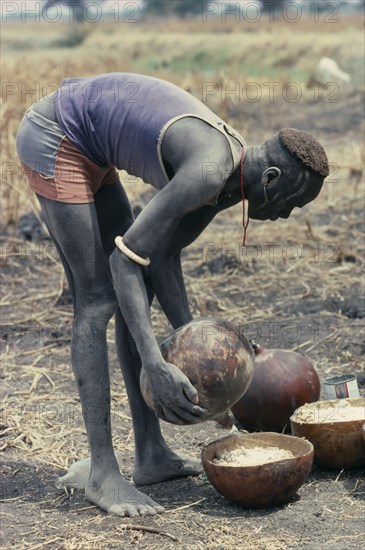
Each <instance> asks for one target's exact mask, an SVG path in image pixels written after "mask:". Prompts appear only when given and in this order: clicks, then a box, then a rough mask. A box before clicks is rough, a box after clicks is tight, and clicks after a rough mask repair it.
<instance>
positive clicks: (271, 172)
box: [261, 166, 281, 185]
mask: <svg viewBox="0 0 365 550" xmlns="http://www.w3.org/2000/svg"><path fill="white" fill-rule="evenodd" d="M280 176H281V170H280V168H278V167H277V166H270V168H266V170H265V171H264V172H262V176H261V183H262V184H263V185H267V184H269V183H271V182H276V181H278V179H279V178H280Z"/></svg>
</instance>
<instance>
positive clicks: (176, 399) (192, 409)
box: [141, 360, 206, 424]
mask: <svg viewBox="0 0 365 550" xmlns="http://www.w3.org/2000/svg"><path fill="white" fill-rule="evenodd" d="M141 387H143V388H146V389H148V393H151V396H150V397H151V400H152V401H153V405H154V409H155V411H156V413H157V414H158V416H159V417H160V418H162V420H166V421H167V422H172V423H173V424H197V423H199V422H202V420H203V417H204V414H205V413H206V411H205V410H204V409H202V408H201V407H199V406H198V403H199V395H198V392H197V390H196V388H194V386H193V385H192V384H191V382H190V381H189V379H188V378H187V376H185V374H183V373H182V372H181V371H180V370H179V369H178V368H177V367H175V365H172V364H171V363H166V361H164V360H162V361H160V362H159V363H158V364H154V365H149V366H148V367H143V368H142V371H141Z"/></svg>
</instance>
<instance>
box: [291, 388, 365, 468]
mask: <svg viewBox="0 0 365 550" xmlns="http://www.w3.org/2000/svg"><path fill="white" fill-rule="evenodd" d="M344 402H347V403H349V404H351V405H352V406H355V407H360V408H361V407H364V408H365V398H363V397H360V398H349V399H330V400H328V401H317V402H316V403H307V404H306V405H304V406H303V407H299V409H297V410H296V411H295V413H294V414H293V415H292V416H291V419H290V423H291V428H292V434H293V435H295V436H299V437H305V438H306V439H308V441H311V443H313V447H314V460H315V463H316V464H317V465H318V466H320V467H322V468H329V469H333V470H337V469H342V468H344V469H351V468H356V467H358V466H362V465H364V464H365V445H364V439H363V435H362V433H361V430H362V425H363V424H364V418H362V419H361V418H359V419H355V420H345V421H338V419H339V418H341V413H340V412H338V411H340V410H341V409H339V403H340V405H341V403H342V404H343V403H344ZM341 406H342V405H341ZM304 409H305V411H306V412H308V414H307V416H308V419H306V420H305V421H303V419H301V415H303V410H304ZM319 409H326V410H328V417H327V418H326V419H325V420H323V421H321V422H318V421H317V420H318V419H319ZM309 412H311V413H312V414H311V415H310V414H309ZM336 415H337V416H336ZM338 415H340V416H338ZM335 420H336V421H335Z"/></svg>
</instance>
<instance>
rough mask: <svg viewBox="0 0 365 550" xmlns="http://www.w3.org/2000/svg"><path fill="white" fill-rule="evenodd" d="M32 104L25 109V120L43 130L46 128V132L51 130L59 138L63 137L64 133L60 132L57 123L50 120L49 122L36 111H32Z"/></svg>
mask: <svg viewBox="0 0 365 550" xmlns="http://www.w3.org/2000/svg"><path fill="white" fill-rule="evenodd" d="M33 107H34V104H33V105H31V106H30V107H29V109H27V111H26V112H25V115H24V116H25V118H26V119H28V120H31V121H32V122H34V123H35V124H38V126H42V127H43V128H47V129H48V130H52V131H53V132H55V133H56V134H58V135H60V136H64V135H65V133H64V132H63V131H62V130H61V128H60V126H59V124H58V123H57V122H53V121H52V120H49V119H48V118H46V117H45V116H43V115H41V114H40V113H37V111H35V110H34V108H33Z"/></svg>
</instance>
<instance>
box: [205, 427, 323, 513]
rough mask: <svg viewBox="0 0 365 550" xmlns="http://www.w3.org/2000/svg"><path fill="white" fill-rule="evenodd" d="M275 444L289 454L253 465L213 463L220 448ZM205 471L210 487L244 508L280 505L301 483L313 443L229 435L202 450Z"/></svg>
mask: <svg viewBox="0 0 365 550" xmlns="http://www.w3.org/2000/svg"><path fill="white" fill-rule="evenodd" d="M256 447H278V448H279V449H285V450H287V451H290V452H291V453H292V454H293V457H292V458H286V459H284V460H280V461H277V462H268V463H265V464H260V465H257V466H231V465H230V466H224V465H220V464H217V463H215V462H214V459H215V458H217V457H218V458H219V457H220V456H221V454H222V452H223V451H233V450H236V449H253V448H256ZM202 462H203V467H204V470H205V473H206V475H207V477H208V479H209V481H210V483H211V484H212V485H213V487H214V488H215V489H216V490H217V491H218V492H219V493H220V494H221V495H223V496H224V497H226V498H227V499H229V500H231V501H233V502H236V503H237V504H240V505H241V506H242V507H244V508H265V507H270V506H277V505H279V504H284V503H285V502H287V501H288V500H289V499H290V498H291V497H292V496H294V495H295V494H296V492H297V491H298V489H299V487H301V486H302V485H303V483H304V482H305V480H306V479H307V476H308V474H309V472H310V470H311V467H312V463H313V445H312V444H311V443H309V441H306V440H305V439H300V438H298V437H293V436H289V435H282V434H277V433H270V432H266V433H264V432H262V433H254V434H240V435H231V436H227V437H224V438H222V439H219V440H217V441H213V442H212V443H210V444H208V445H207V446H206V447H205V448H204V449H203V451H202Z"/></svg>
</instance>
